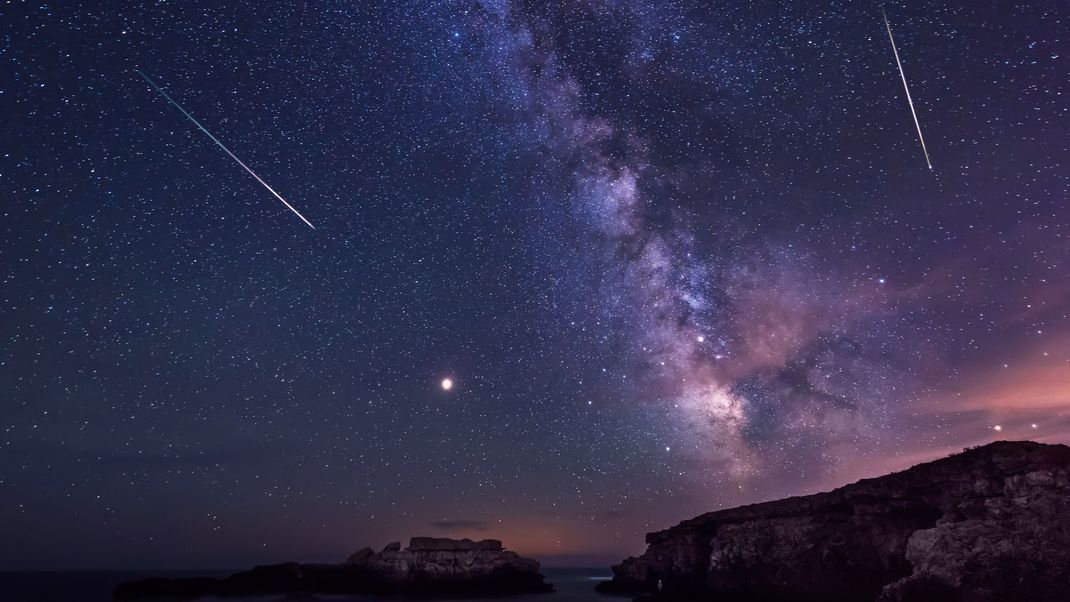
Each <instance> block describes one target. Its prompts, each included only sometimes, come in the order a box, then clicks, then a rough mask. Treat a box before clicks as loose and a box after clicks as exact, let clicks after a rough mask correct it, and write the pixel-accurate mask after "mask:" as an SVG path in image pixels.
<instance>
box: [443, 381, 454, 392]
mask: <svg viewBox="0 0 1070 602" xmlns="http://www.w3.org/2000/svg"><path fill="white" fill-rule="evenodd" d="M452 388H453V379H452V378H443V379H442V390H443V391H449V390H450V389H452Z"/></svg>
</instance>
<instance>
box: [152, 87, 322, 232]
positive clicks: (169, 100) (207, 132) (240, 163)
mask: <svg viewBox="0 0 1070 602" xmlns="http://www.w3.org/2000/svg"><path fill="white" fill-rule="evenodd" d="M135 71H137V74H138V75H140V76H141V77H142V78H144V79H145V81H146V82H148V84H149V85H150V86H152V87H153V88H155V89H156V91H157V92H159V93H160V94H162V95H163V97H164V98H166V99H167V101H168V102H170V103H171V104H173V105H175V108H176V109H178V110H179V111H182V114H183V115H185V116H186V118H187V119H189V120H190V121H192V122H193V125H195V126H197V128H198V129H200V130H201V131H202V132H204V133H205V134H206V135H207V136H208V137H209V138H211V139H212V142H215V143H216V145H218V146H219V148H221V149H223V152H225V153H227V154H228V155H230V158H231V159H234V160H235V161H237V162H238V165H241V166H242V168H244V169H245V171H247V172H249V175H251V176H253V177H254V178H256V181H257V182H260V184H261V185H263V186H264V188H267V189H268V192H270V193H271V194H273V195H275V198H277V199H279V200H280V201H282V204H283V205H286V208H287V209H289V210H290V211H293V212H294V215H296V216H297V217H299V218H301V221H303V222H305V223H306V224H308V227H309V228H312V229H313V230H315V229H316V227H315V226H313V225H312V222H310V221H308V220H307V219H305V216H303V215H301V212H299V211H298V210H297V209H294V206H293V205H291V204H289V203H287V202H286V199H284V198H282V195H281V194H279V193H277V192H275V189H274V188H272V187H271V186H268V183H267V182H265V181H264V180H262V179H260V176H258V175H256V172H255V171H253V170H252V169H249V166H248V165H246V164H245V163H242V160H241V159H239V158H238V157H236V156H235V155H234V153H232V152H230V149H229V148H227V147H225V146H223V143H222V142H220V141H219V138H216V137H215V136H213V135H212V132H209V131H208V130H206V129H205V128H204V126H203V125H201V123H200V122H199V121H197V120H196V119H194V118H193V115H190V114H189V113H188V112H187V111H186V109H183V108H182V105H180V104H178V103H177V102H175V99H173V98H171V97H170V96H169V95H168V94H167V92H164V91H163V88H161V87H160V86H157V85H156V82H154V81H152V80H151V79H149V76H147V75H145V74H144V73H142V72H141V71H140V70H135Z"/></svg>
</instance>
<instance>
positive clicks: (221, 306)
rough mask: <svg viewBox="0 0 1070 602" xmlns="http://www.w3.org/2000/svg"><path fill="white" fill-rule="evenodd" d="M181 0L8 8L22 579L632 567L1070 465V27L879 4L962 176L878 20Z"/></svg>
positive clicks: (997, 14) (798, 6)
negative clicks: (479, 548) (865, 496)
mask: <svg viewBox="0 0 1070 602" xmlns="http://www.w3.org/2000/svg"><path fill="white" fill-rule="evenodd" d="M171 4H172V3H159V4H153V5H145V4H143V3H132V4H130V5H126V6H121V5H114V4H112V3H109V4H108V5H107V6H105V5H101V6H99V7H92V8H84V7H76V6H67V5H66V4H64V5H62V6H60V5H57V6H49V5H40V4H37V5H27V4H15V5H5V6H4V8H2V9H0V22H2V23H4V24H5V26H4V27H5V29H4V33H5V38H4V39H5V41H6V42H7V44H5V48H4V49H3V51H2V52H0V61H2V62H0V68H2V69H3V75H4V77H2V78H0V82H2V83H0V105H2V106H3V109H4V113H3V114H4V115H5V119H4V121H3V123H2V124H0V127H2V129H3V134H4V136H3V138H4V140H5V141H7V142H8V144H7V145H5V148H4V150H3V151H2V152H0V182H3V185H4V186H5V187H6V188H5V190H6V193H7V194H6V195H5V198H7V199H8V202H7V203H6V204H5V206H4V209H3V218H4V219H3V226H2V228H0V268H2V271H0V340H3V341H5V342H6V343H7V344H6V345H4V346H3V348H2V349H0V394H2V396H3V398H4V399H5V400H7V403H5V404H4V405H3V406H2V407H0V510H2V511H3V513H4V515H5V516H14V517H17V518H18V521H17V524H16V525H14V526H13V527H12V528H11V530H10V531H11V532H10V533H5V535H6V536H7V537H8V539H7V541H9V542H10V543H9V545H8V546H5V547H4V550H3V551H0V568H132V567H151V568H160V567H196V568H205V567H211V566H218V567H226V568H230V567H233V566H247V565H249V564H253V563H257V562H277V561H283V560H291V559H301V560H309V561H313V560H329V561H336V560H337V559H339V558H344V557H345V556H346V555H348V554H350V553H351V552H352V551H354V550H356V549H358V548H360V547H363V546H365V545H373V546H381V545H383V544H385V543H387V542H389V541H394V540H399V539H403V538H405V537H408V536H410V535H425V534H430V535H451V536H469V537H498V538H501V539H503V540H504V541H505V542H506V544H507V545H508V546H510V547H511V548H513V549H516V550H517V551H520V552H522V553H525V554H527V555H532V556H535V557H537V558H540V559H541V560H543V561H545V562H547V563H549V564H551V565H553V564H578V563H582V564H586V565H602V564H605V563H607V562H610V561H617V560H619V559H620V558H621V557H622V556H624V555H627V554H631V553H635V552H638V551H639V550H641V549H642V546H643V534H644V533H645V532H646V531H650V530H653V529H657V528H662V527H666V526H669V525H671V524H673V523H675V522H677V521H679V520H681V519H685V518H689V517H691V516H694V515H696V514H698V513H701V512H705V511H709V510H714V509H717V508H722V507H727V506H732V505H737V504H742V503H750V502H756V501H760V500H766V499H773V498H778V497H782V496H787V495H796V494H801V493H807V492H812V491H816V490H820V489H824V488H830V487H834V486H838V485H842V484H844V483H847V482H849V481H851V480H854V479H857V478H861V477H865V476H874V475H877V474H881V473H883V472H887V471H889V470H895V469H900V468H904V467H906V466H909V465H911V464H912V463H916V462H919V461H923V460H928V459H931V458H934V457H938V456H940V455H942V454H946V453H948V452H951V451H957V450H959V449H961V448H962V447H964V446H968V445H976V444H979V443H983V442H986V441H990V440H993V439H996V438H1012V439H1014V438H1032V439H1038V440H1043V441H1063V442H1065V441H1067V440H1068V438H1070V436H1068V433H1070V397H1068V394H1070V393H1068V392H1070V376H1068V374H1070V372H1068V370H1070V367H1068V366H1070V355H1068V351H1067V350H1068V349H1070V328H1068V325H1067V315H1068V312H1070V303H1068V301H1067V300H1068V299H1070V284H1068V283H1070V269H1068V267H1067V266H1070V240H1068V239H1067V234H1066V232H1067V226H1068V225H1070V212H1068V211H1070V210H1068V206H1067V205H1066V199H1067V192H1068V189H1067V184H1066V179H1065V173H1066V165H1065V157H1066V156H1068V149H1067V148H1066V136H1065V131H1066V114H1067V108H1066V100H1065V99H1066V98H1067V91H1066V81H1065V73H1066V71H1067V69H1066V67H1067V65H1066V53H1065V51H1064V49H1063V48H1061V47H1060V46H1059V39H1060V38H1059V35H1058V34H1059V32H1060V29H1059V28H1060V27H1061V25H1062V24H1063V22H1062V20H1064V19H1065V17H1064V16H1063V14H1064V13H1065V11H1064V10H1062V7H1061V5H1060V4H1059V3H1057V2H1054V1H1053V2H1030V3H1010V2H1008V3H999V5H998V6H997V5H991V4H985V5H983V6H982V5H979V4H978V3H968V4H955V3H950V2H927V3H923V4H918V5H915V4H908V3H891V4H888V5H887V10H888V14H889V15H891V16H893V18H894V21H895V24H896V43H897V44H898V45H899V47H900V48H901V49H906V48H909V49H910V52H909V53H907V52H903V53H902V57H901V58H902V59H903V68H904V70H905V71H907V72H909V73H910V75H911V81H910V85H911V92H912V93H913V95H914V100H915V105H916V109H917V113H918V117H919V118H920V120H921V121H922V122H924V123H925V134H926V142H927V144H928V145H929V148H930V149H932V150H934V152H935V149H939V155H938V156H939V161H938V169H935V170H934V171H932V172H930V171H929V170H927V169H925V166H924V165H920V160H919V157H918V150H917V145H918V140H917V137H916V136H915V133H914V129H913V127H914V123H913V121H912V119H911V115H910V113H909V112H908V111H906V110H905V107H904V106H903V98H902V86H901V82H900V80H899V71H898V70H897V66H896V63H895V61H894V58H893V57H892V56H891V54H890V53H889V52H888V45H887V42H888V40H887V34H886V32H885V29H884V23H883V20H882V19H881V15H880V13H879V11H878V10H875V9H874V7H873V6H872V5H871V4H868V3H855V2H829V3H787V4H785V3H782V2H749V3H724V4H717V5H710V3H708V2H698V1H695V2H690V1H683V2H672V3H668V2H665V3H662V2H639V1H631V0H586V1H584V0H569V1H561V2H550V3H547V2H525V1H521V0H516V1H506V0H500V1H485V2H480V1H475V2H473V1H457V2H441V3H427V2H361V3H335V2H324V3H317V4H307V5H306V4H301V5H295V4H293V3H274V2H237V3H233V4H232V5H230V6H228V7H222V6H220V5H218V4H216V3H204V2H197V1H191V2H183V3H176V4H175V5H171ZM921 66H924V68H921ZM135 69H141V70H144V71H145V72H146V73H151V74H153V79H154V81H157V83H159V84H160V85H161V86H162V87H163V88H165V89H167V90H181V91H182V95H183V96H182V97H183V99H184V100H183V104H184V106H185V108H187V109H188V110H189V111H190V112H191V113H192V114H195V115H211V116H212V129H213V133H214V134H216V135H218V136H219V137H220V139H223V140H226V141H227V143H228V145H232V147H233V148H235V149H238V148H240V149H241V154H242V157H243V159H244V160H247V161H248V162H249V164H250V165H255V166H257V169H258V172H259V173H260V174H261V175H262V176H263V177H264V179H265V180H266V181H270V182H285V189H286V190H285V194H286V196H288V197H290V198H298V199H301V201H302V204H303V205H301V206H302V208H304V207H306V206H307V207H309V208H311V207H314V208H315V209H314V221H315V223H316V230H315V231H313V230H310V229H308V228H304V227H302V226H300V224H296V222H295V221H293V220H292V218H291V219H285V220H282V219H279V214H278V209H280V208H279V207H277V206H273V205H270V204H268V203H265V202H264V194H263V192H264V191H263V190H260V189H259V188H258V187H256V186H250V182H249V181H247V180H242V179H241V178H236V177H235V174H234V171H233V166H232V165H230V164H228V163H226V162H222V161H219V160H218V159H219V156H218V155H214V154H212V153H210V152H205V144H206V142H205V141H204V140H203V137H201V138H198V136H199V135H200V134H199V132H196V131H194V130H193V129H192V128H190V127H188V124H187V123H186V122H184V121H182V120H181V118H180V117H177V116H176V115H175V113H174V110H173V109H172V108H171V107H169V106H167V105H166V104H165V103H162V102H147V97H146V89H145V86H144V83H143V82H141V81H140V80H138V79H137V78H132V77H130V74H131V73H133V70H135ZM280 190H281V188H280ZM310 211H311V209H310ZM310 217H313V214H311V213H310ZM295 225H296V226H297V227H295ZM997 427H998V428H997ZM72 541H76V542H78V545H73V544H71V542H72ZM87 549H89V550H92V551H93V553H91V554H87V553H86V550H87Z"/></svg>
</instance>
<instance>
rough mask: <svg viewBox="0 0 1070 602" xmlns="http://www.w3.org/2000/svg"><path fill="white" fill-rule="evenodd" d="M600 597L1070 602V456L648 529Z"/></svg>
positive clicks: (922, 475) (886, 481) (1028, 452)
mask: <svg viewBox="0 0 1070 602" xmlns="http://www.w3.org/2000/svg"><path fill="white" fill-rule="evenodd" d="M646 542H647V544H648V546H647V550H646V552H644V553H643V555H642V556H639V557H637V558H636V557H633V558H628V559H627V560H625V561H624V562H623V563H621V564H619V565H617V566H614V567H613V573H614V576H613V580H612V581H608V582H606V583H604V584H601V585H600V586H599V590H600V591H604V592H635V593H649V594H658V593H660V594H661V595H662V596H666V597H682V598H687V597H704V598H706V599H710V598H711V597H716V599H718V600H722V599H724V600H732V599H735V600H825V601H837V600H843V601H847V600H850V601H858V600H863V601H864V600H879V601H880V602H906V601H922V600H925V601H927V600H941V601H945V600H946V601H962V602H995V601H1000V600H1010V599H1020V600H1023V601H1024V600H1028V601H1029V602H1046V601H1052V602H1054V601H1055V600H1070V448H1068V447H1067V446H1064V445H1044V444H1039V443H1033V442H1028V441H1023V442H1008V441H999V442H996V443H991V444H989V445H985V446H983V447H978V448H974V449H967V450H965V451H964V452H962V453H960V454H957V455H954V456H951V457H948V458H944V459H941V460H937V461H935V462H929V463H927V464H921V465H918V466H915V467H913V468H910V469H908V470H905V471H902V472H898V473H893V474H890V475H886V476H883V477H878V478H875V479H866V480H862V481H859V482H857V483H854V484H852V485H847V486H846V487H842V488H840V489H836V490H834V491H830V492H827V493H818V494H815V495H809V496H804V497H796V498H788V499H784V500H779V501H774V502H767V503H762V504H755V505H751V506H743V507H739V508H733V509H729V510H721V511H718V512H711V513H709V514H704V515H702V516H699V517H697V518H694V519H691V520H688V521H684V522H682V523H680V524H679V525H676V526H675V527H672V528H670V529H666V530H664V531H658V532H655V533H650V534H648V535H647V537H646Z"/></svg>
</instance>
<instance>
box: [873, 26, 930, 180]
mask: <svg viewBox="0 0 1070 602" xmlns="http://www.w3.org/2000/svg"><path fill="white" fill-rule="evenodd" d="M881 16H882V17H884V28H885V29H887V30H888V41H890V42H891V43H892V53H893V54H894V55H895V64H896V65H897V66H898V67H899V77H901V78H902V79H903V90H904V91H905V92H906V93H907V103H909V104H910V114H911V115H913V116H914V126H915V127H916V128H918V142H920V143H921V152H923V153H925V164H926V165H928V166H929V169H930V170H932V168H933V164H932V162H931V161H929V150H928V149H927V148H925V138H924V137H922V135H921V123H920V122H919V121H918V112H917V111H915V110H914V100H913V99H911V98H910V88H909V87H908V86H907V76H906V73H903V63H901V62H899V51H898V50H897V49H896V47H895V38H893V37H892V26H891V25H890V24H889V23H888V14H887V13H885V12H884V7H883V6H882V7H881Z"/></svg>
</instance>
